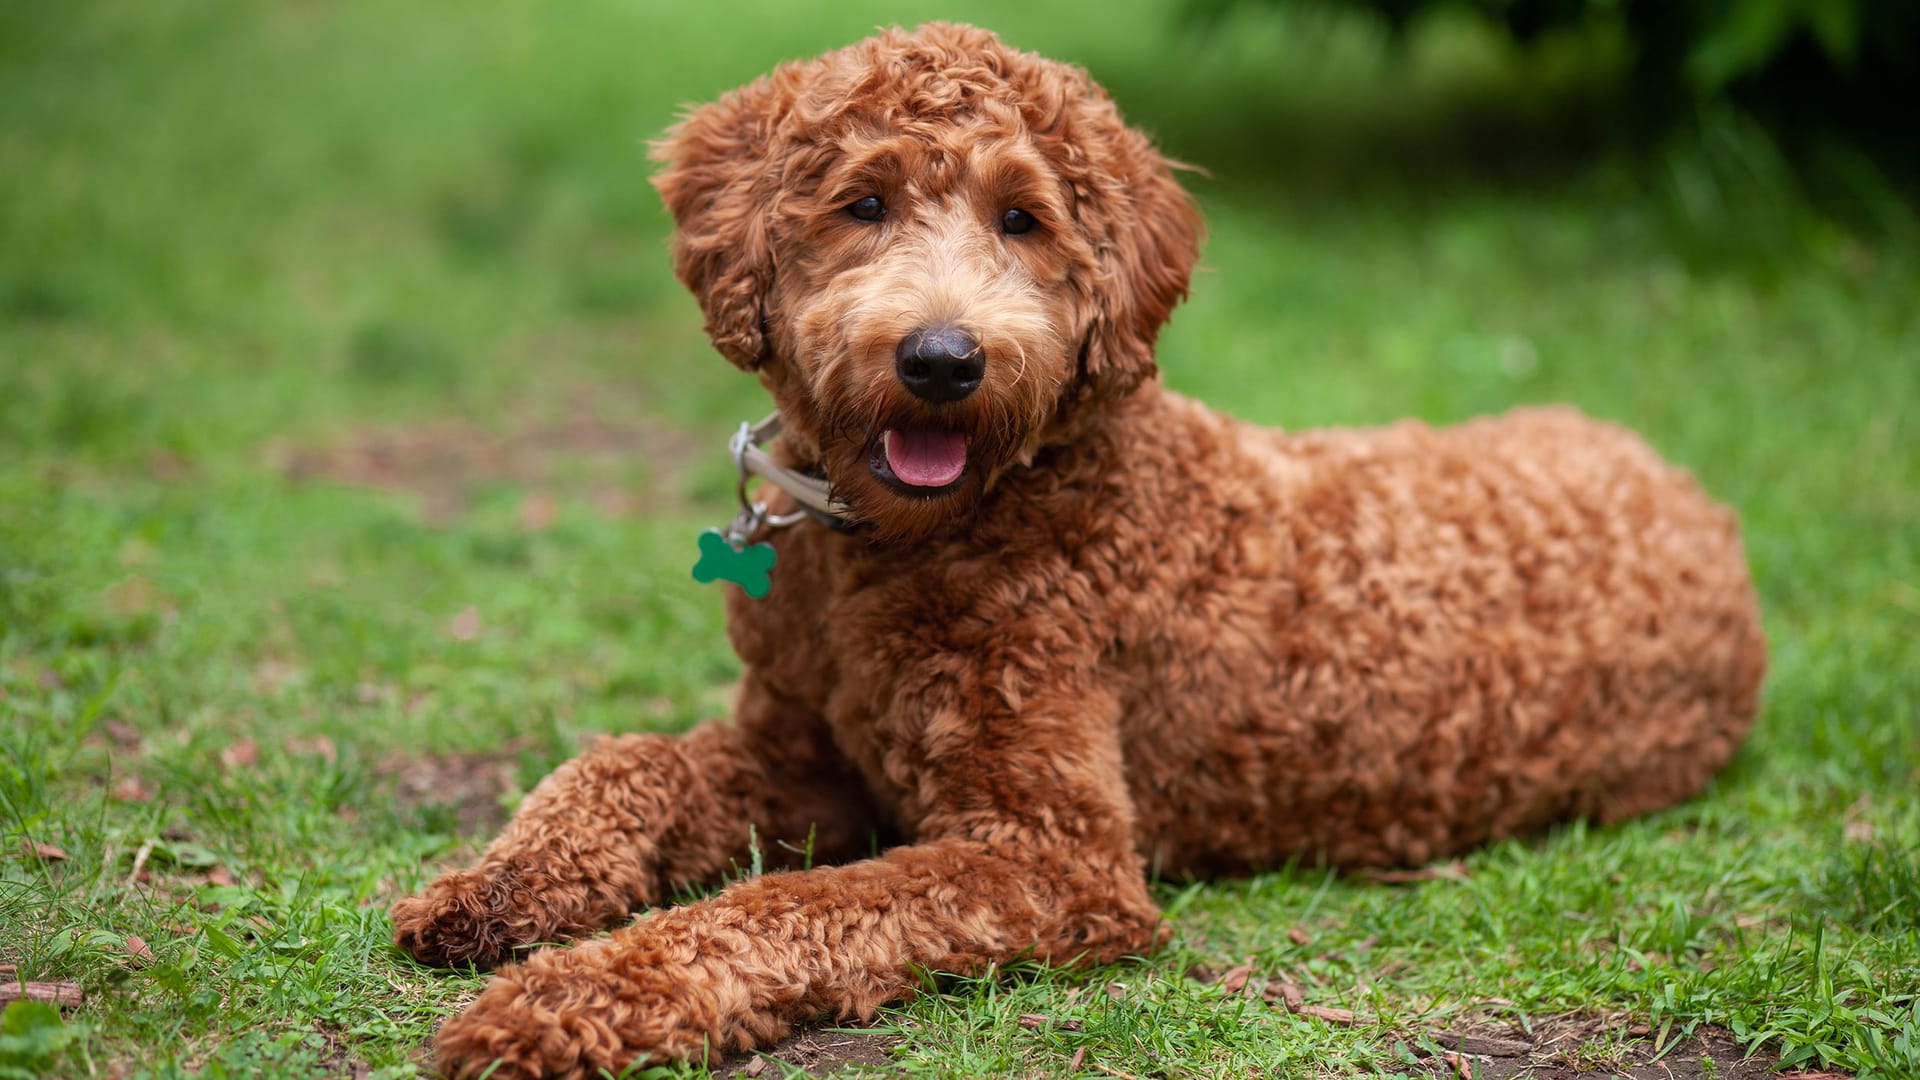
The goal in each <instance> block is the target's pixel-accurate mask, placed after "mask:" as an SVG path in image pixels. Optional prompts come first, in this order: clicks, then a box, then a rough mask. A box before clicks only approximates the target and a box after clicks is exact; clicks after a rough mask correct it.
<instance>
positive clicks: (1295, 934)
mask: <svg viewBox="0 0 1920 1080" xmlns="http://www.w3.org/2000/svg"><path fill="white" fill-rule="evenodd" d="M1287 940H1288V941H1291V942H1293V943H1294V944H1295V945H1305V944H1307V943H1308V942H1310V941H1312V940H1313V939H1312V938H1310V937H1308V936H1307V932H1306V931H1305V930H1302V929H1300V928H1299V927H1297V926H1296V927H1294V928H1293V929H1291V930H1289V931H1287Z"/></svg>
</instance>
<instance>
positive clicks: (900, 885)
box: [438, 694, 1160, 1080]
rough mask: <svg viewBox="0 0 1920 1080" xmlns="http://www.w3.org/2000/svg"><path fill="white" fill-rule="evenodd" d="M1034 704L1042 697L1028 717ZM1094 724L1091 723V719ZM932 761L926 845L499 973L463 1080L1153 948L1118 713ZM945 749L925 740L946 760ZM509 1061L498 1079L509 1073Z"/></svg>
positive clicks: (1069, 700) (976, 738) (1038, 718)
mask: <svg viewBox="0 0 1920 1080" xmlns="http://www.w3.org/2000/svg"><path fill="white" fill-rule="evenodd" d="M1029 704H1030V705H1031V703H1029ZM1088 713H1092V715H1088ZM935 719H936V720H937V721H938V722H940V723H943V724H952V723H958V724H961V725H962V726H968V727H971V730H970V731H969V732H966V733H964V735H963V737H961V738H958V739H954V740H952V741H950V742H949V741H948V740H947V738H946V737H947V736H950V735H954V734H956V733H958V729H957V728H949V729H945V730H942V731H940V732H939V733H937V734H938V736H939V740H938V741H940V742H943V743H946V745H945V746H944V747H933V750H934V752H931V753H929V754H927V755H926V756H925V757H924V758H923V759H922V762H921V763H922V767H923V768H924V769H925V770H927V771H925V772H923V774H922V775H921V776H920V777H919V778H918V779H919V780H920V781H921V783H920V784H919V785H918V787H919V790H921V791H923V792H925V793H926V794H927V795H928V796H929V797H930V798H931V800H932V805H930V806H928V807H927V808H926V809H927V810H928V813H927V814H926V815H925V817H924V819H923V829H922V833H921V836H920V842H919V843H916V844H913V845H911V846H906V847H899V848H895V849H893V850H891V851H889V852H887V853H886V854H884V855H883V856H881V857H879V858H877V859H871V860H868V861H865V862H861V863H855V864H852V865H848V866H838V867H827V868H821V869H815V870H809V871H805V872H801V873H785V874H772V875H767V876H764V877H760V878H756V879H753V880H750V881H744V882H740V883H738V884H736V885H733V886H732V887H730V888H728V889H726V890H725V891H724V892H722V893H720V894H719V895H718V896H715V897H713V898H712V899H710V900H706V901H703V902H700V903H697V904H690V905H687V906H685V907H679V908H674V909H672V910H668V911H663V912H660V913H658V914H655V915H653V916H651V917H649V918H646V919H643V920H642V921H640V922H638V923H636V924H634V925H633V926H631V927H628V928H626V929H624V930H620V931H617V932H616V933H614V934H613V936H612V937H610V938H606V939H602V940H597V941H592V942H587V943H584V944H581V945H578V946H576V947H574V948H572V949H568V950H551V951H548V952H543V953H539V954H536V955H535V956H533V957H532V958H531V959H530V960H529V961H528V962H527V963H526V964H524V965H522V966H519V967H513V968H508V969H506V970H504V971H502V972H501V973H500V975H499V976H497V977H496V978H495V979H494V981H493V983H492V984H491V985H490V986H489V987H488V988H487V990H486V992H485V993H483V994H482V995H481V996H480V998H479V1000H477V1001H476V1002H474V1004H473V1006H472V1007H471V1008H470V1009H469V1010H468V1011H467V1012H466V1013H465V1014H463V1015H461V1016H458V1017H455V1018H454V1019H452V1020H450V1021H448V1022H447V1024H446V1026H445V1027H444V1028H443V1029H442V1031H441V1034H440V1037H439V1040H438V1052H439V1061H440V1066H441V1068H442V1069H443V1070H444V1071H446V1072H447V1073H448V1074H449V1075H451V1076H455V1077H474V1076H480V1075H482V1074H483V1073H486V1071H487V1070H488V1069H489V1068H494V1069H495V1071H494V1072H493V1073H492V1074H491V1075H493V1076H494V1077H498V1078H502V1080H505V1078H510V1077H531V1076H554V1077H585V1076H591V1075H595V1074H596V1072H597V1070H600V1069H606V1070H609V1071H610V1072H618V1071H619V1070H621V1069H622V1068H624V1067H626V1066H627V1065H628V1064H630V1063H631V1062H633V1061H635V1060H637V1059H640V1058H642V1057H645V1058H648V1059H650V1060H660V1059H672V1058H696V1059H697V1058H700V1057H702V1056H704V1055H708V1054H711V1055H714V1056H716V1057H717V1056H719V1055H721V1054H724V1053H726V1052H728V1051H732V1050H738V1049H742V1048H746V1047H750V1046H756V1045H764V1044H766V1043H767V1042H769V1041H771V1040H773V1039H776V1038H778V1037H779V1036H780V1035H782V1034H783V1033H785V1032H786V1031H787V1030H789V1029H790V1028H791V1027H792V1025H794V1024H796V1023H799V1022H803V1021H806V1020H809V1019H813V1018H816V1017H821V1016H834V1017H843V1018H844V1017H866V1016H870V1015H871V1014H872V1013H873V1011H874V1010H875V1009H876V1008H877V1007H878V1006H880V1005H881V1004H883V1003H885V1002H887V1001H890V1000H895V999H898V998H901V997H903V996H905V995H907V994H908V993H910V992H911V991H912V990H913V988H914V986H915V984H916V980H917V978H918V972H919V971H921V970H922V969H931V970H937V971H950V972H969V971H978V970H980V969H982V968H983V967H984V966H986V965H987V964H989V963H992V962H1005V961H1008V960H1012V959H1015V958H1017V957H1020V956H1023V955H1035V956H1038V957H1039V958H1042V959H1051V960H1056V961H1068V960H1073V959H1081V958H1084V959H1089V960H1094V961H1108V960H1113V959H1117V958H1118V957H1120V956H1123V955H1126V954H1128V953H1136V952H1144V951H1146V950H1148V949H1150V948H1152V947H1153V945H1154V944H1156V941H1157V936H1156V935H1157V931H1158V928H1159V925H1160V923H1159V916H1158V912H1157V911H1156V910H1155V908H1154V906H1153V902H1152V899H1151V897H1150V896H1149V895H1148V892H1147V888H1146V882H1145V878H1144V874H1143V868H1142V864H1141V861H1140V859H1139V857H1138V855H1137V854H1136V853H1135V852H1134V850H1133V846H1132V839H1131V834H1130V833H1131V820H1130V814H1129V812H1128V810H1127V804H1126V799H1125V789H1124V785H1123V784H1122V783H1121V773H1120V759H1119V752H1118V748H1117V746H1116V745H1115V737H1116V736H1115V730H1114V724H1113V723H1112V710H1111V707H1110V703H1105V702H1102V701H1101V700H1100V698H1099V696H1098V695H1080V694H1067V695H1063V696H1062V698H1061V699H1059V700H1056V701H1053V702H1051V703H1049V704H1045V705H1043V711H1040V712H1034V711H1028V710H1025V709H1023V711H1022V712H1021V714H1020V715H1019V716H1018V717H1011V716H1009V717H1006V718H1004V719H1003V721H1002V722H1000V723H997V724H993V725H985V727H990V728H991V730H984V729H983V726H982V725H978V724H969V723H967V722H965V721H961V720H959V719H958V718H956V717H952V716H948V715H944V714H943V715H940V716H936V717H935ZM933 741H934V740H929V746H930V747H931V746H932V743H933ZM496 1062H497V1063H498V1065H497V1067H495V1063H496Z"/></svg>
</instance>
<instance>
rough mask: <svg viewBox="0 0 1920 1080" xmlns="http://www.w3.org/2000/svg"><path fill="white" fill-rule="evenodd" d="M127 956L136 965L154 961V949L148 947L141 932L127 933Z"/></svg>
mask: <svg viewBox="0 0 1920 1080" xmlns="http://www.w3.org/2000/svg"><path fill="white" fill-rule="evenodd" d="M127 957H128V959H130V960H132V961H133V962H134V964H135V965H140V964H151V963H153V950H152V949H150V948H148V947H147V941H146V939H145V938H143V937H141V936H140V935H139V934H128V935H127Z"/></svg>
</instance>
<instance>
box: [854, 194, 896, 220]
mask: <svg viewBox="0 0 1920 1080" xmlns="http://www.w3.org/2000/svg"><path fill="white" fill-rule="evenodd" d="M847 213H849V214H852V215H853V216H854V217H855V218H857V219H859V220H861V221H879V220H880V219H881V218H883V217H886V216H887V204H886V203H883V202H881V201H880V197H879V196H878V195H869V196H867V197H866V198H864V199H855V200H853V201H852V202H850V203H848V204H847Z"/></svg>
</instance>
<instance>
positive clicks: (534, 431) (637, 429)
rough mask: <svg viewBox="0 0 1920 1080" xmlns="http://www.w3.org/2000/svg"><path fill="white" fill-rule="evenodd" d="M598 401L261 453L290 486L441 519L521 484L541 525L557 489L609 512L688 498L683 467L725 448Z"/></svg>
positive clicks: (369, 431) (526, 512)
mask: <svg viewBox="0 0 1920 1080" xmlns="http://www.w3.org/2000/svg"><path fill="white" fill-rule="evenodd" d="M597 400H598V399H597V396H596V395H590V394H584V393H583V394H581V395H579V396H578V397H577V398H576V400H575V401H574V402H573V403H572V404H571V405H570V406H569V407H568V408H567V410H566V412H565V413H564V414H563V415H562V416H560V417H558V418H557V419H556V418H544V419H532V420H519V421H515V422H513V423H512V424H511V425H510V426H508V427H507V428H506V429H505V430H489V429H487V428H483V427H480V426H479V425H476V424H472V423H468V422H464V421H450V420H449V421H433V422H428V423H420V424H411V425H405V426H390V427H371V426H369V427H360V428H356V429H354V430H352V431H350V432H348V433H347V434H346V435H344V436H343V437H341V438H339V439H336V440H334V441H332V442H329V443H326V444H322V445H295V444H291V443H287V442H277V443H275V444H273V445H271V446H269V447H268V450H267V456H268V459H269V461H271V462H272V463H273V465H274V466H275V468H277V469H278V470H279V471H280V473H281V474H282V475H284V476H286V477H287V478H288V479H289V480H292V481H294V482H296V483H303V482H316V481H321V482H330V483H337V484H348V485H352V486H355V487H366V488H373V489H376V490H379V491H391V492H400V493H405V494H410V495H414V496H417V497H418V498H419V499H420V507H421V513H422V515H423V517H424V518H425V519H426V520H427V521H428V522H429V523H432V524H437V525H439V524H447V523H449V522H452V521H454V520H456V519H458V518H459V517H460V516H461V515H462V514H464V513H465V512H466V510H467V508H468V506H469V505H470V503H471V502H472V499H473V495H474V492H475V491H476V490H477V489H478V488H479V487H480V486H481V485H483V484H497V483H501V482H507V483H513V484H520V485H525V486H527V487H529V488H531V489H532V490H530V491H529V492H528V494H527V497H526V500H525V502H524V504H523V505H522V506H521V508H520V517H521V520H522V523H523V524H525V525H526V526H527V528H528V529H529V530H530V531H539V530H540V529H542V528H545V527H546V526H547V525H549V524H551V523H552V520H553V516H554V514H555V512H556V498H557V496H556V493H565V494H567V495H568V496H570V497H577V498H581V499H584V501H585V502H587V503H588V504H589V505H591V506H592V507H593V508H594V509H595V510H597V511H599V512H600V513H603V514H606V515H607V516H609V517H622V516H626V515H629V514H632V513H634V512H636V511H637V510H639V509H641V508H642V506H643V505H658V504H659V503H661V502H663V501H665V502H670V503H671V502H680V501H684V499H685V494H684V491H683V490H682V488H681V487H680V478H681V477H682V476H683V475H684V474H685V473H686V471H687V468H688V466H689V464H690V463H692V462H693V461H695V460H697V459H698V458H700V457H702V456H705V455H713V454H721V453H724V452H725V447H726V433H725V432H719V433H713V434H712V435H711V436H710V437H702V436H698V435H696V434H695V433H693V432H688V431H683V430H681V429H679V428H676V427H674V426H672V425H671V424H667V423H663V422H660V421H658V420H653V419H638V418H633V417H629V418H625V419H621V420H610V419H608V418H607V417H606V415H605V414H604V412H603V410H602V408H601V407H600V406H599V404H598V403H597ZM636 466H637V467H639V468H640V469H642V470H643V471H644V473H645V475H646V476H647V477H648V481H647V485H646V487H647V490H646V491H644V492H641V491H636V490H633V489H632V484H631V481H630V479H629V478H630V476H631V474H632V472H633V470H634V469H635V467H636ZM642 495H644V496H645V500H644V502H643V499H642Z"/></svg>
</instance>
